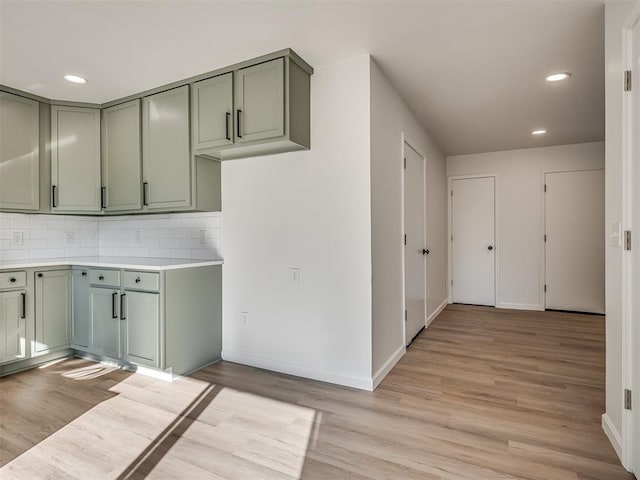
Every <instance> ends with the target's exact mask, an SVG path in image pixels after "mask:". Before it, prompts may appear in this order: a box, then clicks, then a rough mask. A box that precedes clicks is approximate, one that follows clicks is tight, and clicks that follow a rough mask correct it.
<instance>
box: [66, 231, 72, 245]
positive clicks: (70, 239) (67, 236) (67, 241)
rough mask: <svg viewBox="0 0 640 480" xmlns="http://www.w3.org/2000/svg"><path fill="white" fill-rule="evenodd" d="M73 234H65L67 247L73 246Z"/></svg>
mask: <svg viewBox="0 0 640 480" xmlns="http://www.w3.org/2000/svg"><path fill="white" fill-rule="evenodd" d="M73 239H74V235H73V232H64V241H65V243H66V244H67V245H73Z"/></svg>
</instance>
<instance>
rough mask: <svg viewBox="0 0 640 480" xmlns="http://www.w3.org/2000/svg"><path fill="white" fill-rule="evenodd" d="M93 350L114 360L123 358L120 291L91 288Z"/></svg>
mask: <svg viewBox="0 0 640 480" xmlns="http://www.w3.org/2000/svg"><path fill="white" fill-rule="evenodd" d="M89 296H90V308H91V330H92V332H93V342H92V346H91V350H92V351H93V352H94V353H97V354H99V355H105V356H107V357H112V358H120V357H122V343H121V340H120V338H121V337H120V334H121V332H120V317H119V315H118V302H119V298H120V291H119V290H114V289H111V288H99V287H90V288H89Z"/></svg>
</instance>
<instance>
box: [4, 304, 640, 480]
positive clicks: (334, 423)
mask: <svg viewBox="0 0 640 480" xmlns="http://www.w3.org/2000/svg"><path fill="white" fill-rule="evenodd" d="M603 408H604V320H603V318H602V317H597V316H586V315H575V314H564V313H549V312H547V313H532V312H514V311H505V310H494V309H489V308H479V307H466V306H450V307H449V308H447V309H446V310H445V311H444V312H443V313H442V314H441V315H440V317H439V318H438V319H436V321H435V322H434V323H433V324H432V325H431V326H430V327H429V329H428V331H426V332H423V333H422V335H421V336H420V337H418V338H417V339H416V341H415V342H414V344H413V345H412V346H411V347H410V348H409V350H408V352H407V355H406V356H405V357H404V358H403V359H402V360H401V361H400V363H399V364H398V365H397V366H396V367H395V368H394V369H393V371H392V372H391V373H390V374H389V376H388V377H387V378H386V379H385V381H384V382H383V384H382V385H381V386H380V387H379V388H378V389H377V390H376V391H375V393H367V392H361V391H355V390H350V389H345V388H340V387H336V386H333V385H328V384H323V383H319V382H313V381H310V380H302V379H298V378H294V377H289V376H285V375H278V374H275V373H269V372H265V371H261V370H257V369H253V368H249V367H244V366H240V365H234V364H230V363H225V362H222V363H219V364H216V365H214V366H212V367H209V368H207V369H204V370H202V371H200V372H198V373H197V374H195V375H194V376H192V377H190V378H184V379H180V380H179V381H177V382H175V383H173V384H170V383H166V382H162V381H158V380H152V379H149V378H146V377H142V376H140V375H134V374H130V373H127V372H123V371H118V370H115V371H111V370H110V369H108V368H105V367H103V366H100V365H96V364H92V363H89V362H86V361H83V360H79V359H69V360H65V361H62V362H59V363H56V364H54V365H51V366H48V367H46V368H41V369H36V370H32V371H29V372H25V373H22V374H18V375H14V376H11V377H7V378H4V379H2V380H0V479H2V480H9V479H11V480H13V479H19V480H28V479H52V480H53V479H65V480H66V479H83V480H84V479H92V480H94V479H103V478H104V479H136V480H137V479H141V478H157V479H178V478H185V479H190V480H192V479H223V478H224V479H242V480H254V479H293V478H303V479H421V480H430V479H433V480H435V479H448V480H466V479H469V480H471V479H473V480H489V479H502V480H508V479H536V480H554V479H558V480H560V479H563V480H564V479H584V480H587V479H601V480H616V479H631V478H633V477H632V476H631V475H630V474H627V473H626V472H625V471H624V470H623V468H622V467H621V466H620V464H619V462H618V459H617V457H616V455H615V453H614V451H613V449H612V447H611V446H610V445H609V443H608V441H607V439H606V438H605V436H604V434H603V433H602V430H601V428H600V415H601V413H602V411H603Z"/></svg>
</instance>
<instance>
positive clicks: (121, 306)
mask: <svg viewBox="0 0 640 480" xmlns="http://www.w3.org/2000/svg"><path fill="white" fill-rule="evenodd" d="M126 296H127V294H126V293H123V294H122V295H120V320H126V319H127V317H126V316H125V314H124V301H125V298H126Z"/></svg>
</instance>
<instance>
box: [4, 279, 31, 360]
mask: <svg viewBox="0 0 640 480" xmlns="http://www.w3.org/2000/svg"><path fill="white" fill-rule="evenodd" d="M26 296H27V292H26V291H25V290H14V291H8V292H0V363H5V362H10V361H14V360H21V359H23V358H25V357H26V353H27V326H26V317H27V312H26V309H27V302H26V300H27V298H26Z"/></svg>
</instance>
